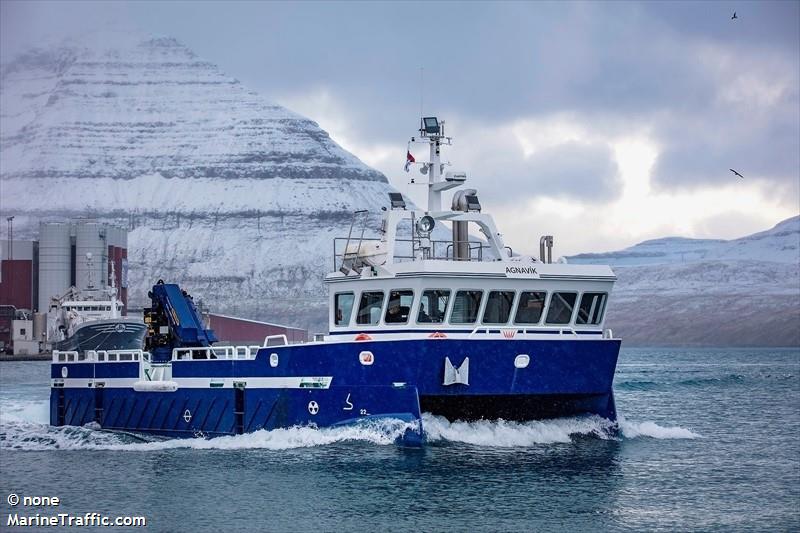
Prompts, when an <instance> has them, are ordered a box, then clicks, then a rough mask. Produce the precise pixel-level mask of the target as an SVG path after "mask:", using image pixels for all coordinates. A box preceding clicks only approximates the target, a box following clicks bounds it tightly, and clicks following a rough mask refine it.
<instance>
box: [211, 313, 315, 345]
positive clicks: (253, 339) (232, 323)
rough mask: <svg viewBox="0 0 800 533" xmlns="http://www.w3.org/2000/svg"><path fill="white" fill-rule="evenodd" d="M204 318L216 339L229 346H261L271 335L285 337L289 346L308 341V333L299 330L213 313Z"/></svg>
mask: <svg viewBox="0 0 800 533" xmlns="http://www.w3.org/2000/svg"><path fill="white" fill-rule="evenodd" d="M204 318H205V319H206V321H207V322H208V324H207V326H208V327H209V328H210V329H213V330H214V333H215V334H216V335H217V338H219V339H221V340H223V341H225V342H226V343H229V344H239V345H259V346H261V345H262V343H264V339H265V338H267V337H269V336H272V335H286V340H287V341H288V342H289V343H290V344H294V343H298V342H305V341H307V340H308V331H306V330H304V329H300V328H293V327H290V326H282V325H280V324H270V323H269V322H259V321H257V320H247V319H244V318H237V317H232V316H226V315H217V314H214V313H207V314H205V317H204Z"/></svg>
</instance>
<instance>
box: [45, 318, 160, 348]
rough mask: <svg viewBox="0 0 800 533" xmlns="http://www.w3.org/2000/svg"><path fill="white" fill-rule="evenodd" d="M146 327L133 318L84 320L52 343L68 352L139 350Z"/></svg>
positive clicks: (142, 344) (54, 346) (142, 343)
mask: <svg viewBox="0 0 800 533" xmlns="http://www.w3.org/2000/svg"><path fill="white" fill-rule="evenodd" d="M146 333H147V327H146V326H145V325H144V323H141V322H135V321H133V320H121V319H107V320H93V321H91V322H84V323H83V324H81V325H80V326H78V327H77V328H75V332H74V333H73V334H72V335H71V336H70V337H68V338H67V339H64V340H63V341H59V342H56V343H54V344H53V349H54V350H58V351H62V352H68V351H75V352H85V351H88V350H94V351H100V350H141V349H142V347H143V346H144V336H145V334H146Z"/></svg>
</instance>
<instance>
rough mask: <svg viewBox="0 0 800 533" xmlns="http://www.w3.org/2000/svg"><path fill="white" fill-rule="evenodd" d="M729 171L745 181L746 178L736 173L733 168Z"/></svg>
mask: <svg viewBox="0 0 800 533" xmlns="http://www.w3.org/2000/svg"><path fill="white" fill-rule="evenodd" d="M728 170H730V171H731V172H733V173H734V174H736V175H737V176H739V177H740V178H742V179H744V176H742V175H741V174H739V173H738V172H736V171H735V170H733V169H732V168H729V169H728Z"/></svg>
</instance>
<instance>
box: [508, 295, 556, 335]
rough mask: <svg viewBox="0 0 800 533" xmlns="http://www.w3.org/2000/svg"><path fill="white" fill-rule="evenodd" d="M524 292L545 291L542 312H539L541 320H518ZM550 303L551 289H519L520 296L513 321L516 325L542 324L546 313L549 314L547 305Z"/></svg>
mask: <svg viewBox="0 0 800 533" xmlns="http://www.w3.org/2000/svg"><path fill="white" fill-rule="evenodd" d="M524 292H539V293H544V300H542V312H541V313H540V314H539V320H537V321H536V322H517V312H518V311H519V305H520V303H521V302H522V293H524ZM549 304H550V291H548V290H546V289H545V290H539V289H530V290H528V289H522V290H520V291H519V296H518V297H517V302H516V305H515V306H514V320H513V321H512V322H511V323H512V324H514V325H515V326H522V327H527V326H541V325H542V321H543V320H544V317H545V315H546V314H547V307H548V305H549Z"/></svg>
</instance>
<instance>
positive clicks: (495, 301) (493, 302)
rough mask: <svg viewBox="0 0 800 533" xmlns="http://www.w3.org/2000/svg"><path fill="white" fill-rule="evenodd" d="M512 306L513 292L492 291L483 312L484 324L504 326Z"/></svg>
mask: <svg viewBox="0 0 800 533" xmlns="http://www.w3.org/2000/svg"><path fill="white" fill-rule="evenodd" d="M513 305H514V291H492V292H490V293H489V297H488V298H487V299H486V309H484V311H483V323H484V324H506V323H507V322H508V319H509V317H510V316H511V307H513Z"/></svg>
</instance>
